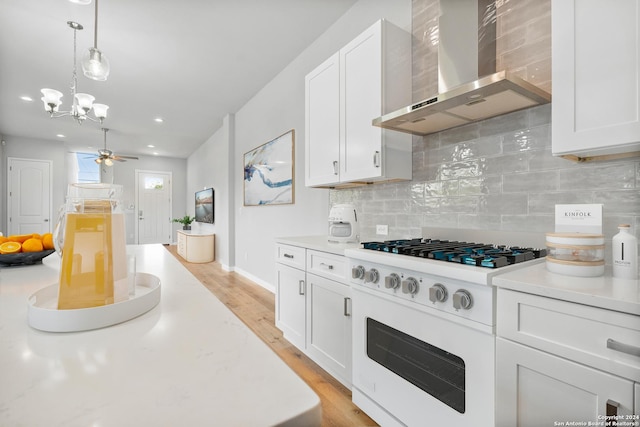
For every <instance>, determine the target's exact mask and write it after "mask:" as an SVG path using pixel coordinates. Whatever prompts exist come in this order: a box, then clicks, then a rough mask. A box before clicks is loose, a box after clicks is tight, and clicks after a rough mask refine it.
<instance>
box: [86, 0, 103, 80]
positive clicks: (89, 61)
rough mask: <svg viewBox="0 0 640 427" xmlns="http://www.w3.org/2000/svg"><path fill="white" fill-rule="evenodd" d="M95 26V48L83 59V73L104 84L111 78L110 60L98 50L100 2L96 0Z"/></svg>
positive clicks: (88, 51)
mask: <svg viewBox="0 0 640 427" xmlns="http://www.w3.org/2000/svg"><path fill="white" fill-rule="evenodd" d="M95 2H96V7H95V25H94V33H93V34H94V35H93V47H91V48H89V50H87V51H86V52H85V54H84V55H83V57H82V71H83V73H84V75H85V77H87V78H89V79H92V80H97V81H100V82H103V81H105V80H107V77H109V71H110V67H109V60H108V59H107V57H106V56H105V54H104V53H102V52H101V51H100V49H98V0H95Z"/></svg>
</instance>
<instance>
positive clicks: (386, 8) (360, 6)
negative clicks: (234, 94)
mask: <svg viewBox="0 0 640 427" xmlns="http://www.w3.org/2000/svg"><path fill="white" fill-rule="evenodd" d="M380 18H385V19H387V20H389V21H391V22H393V23H394V24H396V25H397V26H399V27H401V28H404V29H405V30H407V31H411V0H391V1H390V0H360V1H359V2H357V3H356V4H355V5H354V6H353V7H352V8H351V9H350V10H349V11H347V13H346V14H345V15H343V16H342V17H341V18H340V19H339V20H338V21H336V23H335V24H334V25H333V26H332V27H331V28H329V29H328V30H327V31H326V32H325V33H324V34H322V35H321V36H320V37H319V38H318V39H317V40H316V41H315V42H314V43H312V44H311V45H310V46H309V47H308V48H307V49H305V50H304V51H303V52H302V53H301V54H300V55H299V56H298V57H297V58H296V59H295V60H294V61H292V62H291V63H290V64H288V65H287V66H286V67H285V68H284V69H283V71H282V72H281V73H280V74H279V75H278V76H276V77H275V78H274V79H273V80H272V81H271V82H270V83H269V84H267V85H266V86H265V87H264V88H263V89H262V90H261V91H260V92H259V93H258V94H256V95H255V96H254V97H253V98H252V99H251V100H250V101H249V102H247V104H245V105H244V106H243V107H242V108H241V109H240V110H239V111H238V112H236V113H235V128H233V127H230V129H229V131H230V130H235V138H234V141H233V142H234V143H233V144H232V145H230V147H231V153H230V155H231V160H230V162H229V163H228V165H229V166H228V165H227V164H225V162H228V161H229V159H228V158H225V156H224V155H221V154H220V152H222V151H223V150H224V149H223V148H221V147H220V148H217V149H215V148H213V146H214V145H216V144H222V145H224V144H226V143H227V142H228V141H229V140H228V139H225V138H226V137H225V135H224V133H225V132H227V131H226V130H224V126H223V129H221V130H219V131H218V132H216V134H214V135H213V136H212V137H211V138H210V139H209V140H208V141H206V142H205V144H203V145H204V146H203V147H201V149H199V150H197V151H196V152H195V153H193V154H192V155H191V156H190V157H189V160H188V172H187V174H188V182H189V183H190V184H189V185H191V183H192V182H193V183H196V182H197V180H198V178H197V176H199V175H201V174H202V171H203V170H207V168H212V169H216V168H220V169H222V170H225V168H226V167H231V168H233V169H235V172H233V171H231V170H229V172H230V174H229V181H228V182H227V183H226V184H225V185H224V187H225V188H226V189H228V190H229V191H230V192H233V199H234V206H233V211H232V212H231V213H230V217H229V220H230V221H234V220H235V225H234V224H232V223H231V222H230V223H229V224H226V225H225V227H227V228H228V236H229V237H228V238H229V239H230V242H231V244H230V249H231V247H232V246H233V245H234V244H235V251H234V253H233V254H229V259H228V261H225V258H224V256H226V255H224V254H220V255H221V258H219V260H220V261H221V262H222V263H223V264H224V263H225V262H228V265H229V266H230V267H231V268H233V269H234V270H236V271H238V272H239V273H240V274H243V275H245V276H247V277H249V278H250V279H252V280H254V281H255V282H257V283H259V284H261V285H263V286H265V287H267V288H270V289H273V285H274V282H275V239H276V237H278V236H302V235H324V234H326V232H327V216H328V213H329V196H328V190H324V189H309V188H306V187H305V186H304V156H305V149H304V77H305V75H306V74H307V73H309V72H310V71H312V70H313V69H314V68H315V67H316V66H317V65H319V64H320V63H322V62H323V61H324V60H325V59H326V58H328V57H329V56H330V55H332V54H333V53H335V52H337V51H338V50H339V49H340V48H341V47H342V46H344V45H345V44H347V43H348V42H349V41H350V40H352V39H353V38H354V37H356V36H357V35H358V34H360V33H361V32H362V31H364V30H365V29H366V28H368V27H369V26H370V25H372V24H373V23H374V22H375V21H377V20H378V19H380ZM290 129H295V203H294V204H292V205H280V206H244V199H243V174H242V159H243V155H244V153H246V152H247V151H249V150H252V149H253V148H255V147H257V146H259V145H261V144H264V143H265V142H268V141H270V140H272V139H274V138H276V137H278V136H279V135H282V134H283V133H285V132H287V131H289V130H290ZM205 146H206V147H205ZM211 176H212V179H213V177H214V176H215V173H214V172H212V173H211ZM215 179H217V178H215ZM218 187H219V186H218ZM218 187H216V197H217V193H218V191H219V189H218ZM189 191H190V190H189ZM217 215H218V212H216V216H217ZM218 227H222V224H218V221H217V219H216V233H223V232H224V231H223V230H221V229H220V228H218ZM221 238H222V234H221V235H220V236H219V237H218V236H216V240H217V244H220V240H221ZM233 256H235V262H234V261H233V260H232V257H233ZM217 258H218V257H217Z"/></svg>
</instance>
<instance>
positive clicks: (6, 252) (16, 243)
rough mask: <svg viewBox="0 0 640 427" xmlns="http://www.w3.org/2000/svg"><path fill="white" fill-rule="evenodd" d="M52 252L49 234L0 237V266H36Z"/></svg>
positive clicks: (51, 238) (51, 237) (51, 236)
mask: <svg viewBox="0 0 640 427" xmlns="http://www.w3.org/2000/svg"><path fill="white" fill-rule="evenodd" d="M53 252H55V248H54V247H53V235H52V234H51V233H45V234H42V235H40V234H37V233H34V234H16V235H11V236H0V266H12V265H31V264H38V263H41V262H42V259H43V258H44V257H46V256H48V255H51V254H52V253H53Z"/></svg>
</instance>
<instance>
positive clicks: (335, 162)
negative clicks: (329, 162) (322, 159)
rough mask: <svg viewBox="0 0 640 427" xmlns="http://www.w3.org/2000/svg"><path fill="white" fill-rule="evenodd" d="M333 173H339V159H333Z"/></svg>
mask: <svg viewBox="0 0 640 427" xmlns="http://www.w3.org/2000/svg"><path fill="white" fill-rule="evenodd" d="M333 174H334V175H338V161H337V160H334V161H333Z"/></svg>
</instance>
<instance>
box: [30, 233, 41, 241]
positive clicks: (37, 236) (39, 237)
mask: <svg viewBox="0 0 640 427" xmlns="http://www.w3.org/2000/svg"><path fill="white" fill-rule="evenodd" d="M31 238H32V239H38V240H42V236H41V235H39V234H38V233H33V234H32V235H31Z"/></svg>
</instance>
